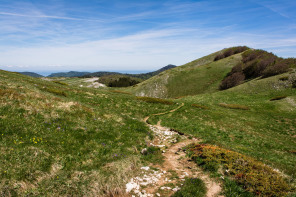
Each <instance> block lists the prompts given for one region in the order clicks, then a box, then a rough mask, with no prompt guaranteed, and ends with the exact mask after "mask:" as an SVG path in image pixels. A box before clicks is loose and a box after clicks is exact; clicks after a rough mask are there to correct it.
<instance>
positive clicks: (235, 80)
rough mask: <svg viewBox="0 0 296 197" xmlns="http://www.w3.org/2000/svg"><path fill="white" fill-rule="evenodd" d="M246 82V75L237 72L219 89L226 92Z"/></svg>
mask: <svg viewBox="0 0 296 197" xmlns="http://www.w3.org/2000/svg"><path fill="white" fill-rule="evenodd" d="M244 80H245V75H244V74H243V73H241V72H236V73H234V74H232V75H230V76H228V77H226V78H225V79H224V80H223V81H222V82H221V84H220V86H219V89H220V90H226V89H229V88H232V87H234V86H237V85H239V84H241V83H243V81H244Z"/></svg>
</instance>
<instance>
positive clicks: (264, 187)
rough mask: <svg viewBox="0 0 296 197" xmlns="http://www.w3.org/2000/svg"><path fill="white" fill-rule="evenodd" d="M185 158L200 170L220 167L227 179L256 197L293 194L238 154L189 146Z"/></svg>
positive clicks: (264, 169)
mask: <svg viewBox="0 0 296 197" xmlns="http://www.w3.org/2000/svg"><path fill="white" fill-rule="evenodd" d="M187 149H188V151H187V154H188V155H189V156H190V157H191V158H192V159H193V160H194V161H196V162H197V164H198V165H200V166H201V167H203V166H213V164H215V165H219V166H221V167H222V171H223V172H222V173H223V175H224V176H226V177H230V178H231V179H233V180H234V181H235V182H236V183H237V184H238V185H241V186H242V188H244V189H245V190H246V191H248V192H251V193H253V194H255V195H258V196H286V195H287V194H288V193H289V192H290V191H292V190H291V189H292V188H291V186H289V184H288V183H287V182H286V181H285V180H284V178H283V177H282V175H281V174H280V173H278V172H277V171H275V170H273V169H272V168H271V167H269V166H266V165H264V164H263V163H261V162H258V161H256V160H254V159H252V158H250V157H247V156H245V155H242V154H240V153H237V152H234V151H230V150H226V149H223V148H219V147H217V146H213V145H209V144H191V145H189V146H188V147H187Z"/></svg>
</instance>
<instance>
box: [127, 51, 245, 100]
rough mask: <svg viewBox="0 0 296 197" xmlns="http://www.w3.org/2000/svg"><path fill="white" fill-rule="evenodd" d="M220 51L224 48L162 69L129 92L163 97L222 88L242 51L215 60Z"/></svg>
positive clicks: (213, 90) (208, 91)
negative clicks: (224, 80)
mask: <svg viewBox="0 0 296 197" xmlns="http://www.w3.org/2000/svg"><path fill="white" fill-rule="evenodd" d="M224 50H225V49H224ZM222 51H223V50H222ZM219 53H220V51H218V52H215V53H213V54H210V55H208V56H205V57H202V58H200V59H197V60H195V61H192V62H190V63H187V64H185V65H183V66H178V67H176V68H173V69H170V70H168V71H165V72H162V73H161V74H159V75H157V76H154V77H152V78H150V79H148V80H146V81H144V82H142V83H140V84H138V85H137V86H136V87H135V88H130V89H128V91H130V92H132V93H134V94H136V95H137V96H149V97H163V98H174V97H179V96H186V95H195V94H201V93H210V92H215V91H218V88H219V84H220V82H221V81H222V80H223V78H224V77H225V75H226V74H227V73H228V72H230V71H231V68H232V67H233V66H235V65H236V64H237V63H238V62H240V61H241V59H242V57H241V54H236V55H233V56H231V57H227V58H224V59H222V60H219V61H215V62H214V59H215V57H216V56H217V55H218V54H219Z"/></svg>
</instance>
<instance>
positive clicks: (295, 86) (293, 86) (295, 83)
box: [292, 79, 296, 88]
mask: <svg viewBox="0 0 296 197" xmlns="http://www.w3.org/2000/svg"><path fill="white" fill-rule="evenodd" d="M292 88H296V79H294V80H293V81H292Z"/></svg>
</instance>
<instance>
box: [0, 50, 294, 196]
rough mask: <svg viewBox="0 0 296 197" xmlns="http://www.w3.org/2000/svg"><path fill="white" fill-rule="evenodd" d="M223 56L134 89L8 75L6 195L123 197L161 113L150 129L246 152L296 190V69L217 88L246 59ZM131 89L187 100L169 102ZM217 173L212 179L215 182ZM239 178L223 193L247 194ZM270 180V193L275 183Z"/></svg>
mask: <svg viewBox="0 0 296 197" xmlns="http://www.w3.org/2000/svg"><path fill="white" fill-rule="evenodd" d="M220 53H221V52H217V53H213V54H211V55H209V56H206V57H203V58H200V59H198V60H195V61H193V62H191V63H188V64H186V65H184V66H181V67H176V68H174V69H171V70H167V71H165V72H163V73H161V74H159V75H158V76H155V77H153V78H151V79H149V80H147V81H144V82H142V83H141V84H138V85H136V87H133V88H117V89H113V88H103V89H95V88H86V87H85V86H87V85H89V83H93V82H88V81H85V80H86V79H82V78H56V79H52V80H51V81H46V80H44V79H39V78H32V77H28V76H24V75H21V74H18V73H13V72H6V71H2V70H0V150H1V154H0V161H1V162H0V195H1V196H85V195H87V196H112V195H119V196H120V195H121V196H122V195H124V194H125V184H126V183H127V182H128V181H129V180H130V178H131V177H134V176H135V175H137V174H138V173H139V171H140V167H141V166H143V164H145V165H148V164H147V162H148V163H149V162H151V161H149V160H148V161H147V158H143V156H142V155H141V153H140V151H141V150H143V148H147V142H148V139H151V138H153V134H152V131H151V130H150V129H149V127H148V126H147V125H146V124H145V123H144V122H143V119H144V118H145V117H147V116H150V115H151V114H158V115H157V116H151V117H150V118H149V122H150V123H153V124H156V123H160V124H161V125H162V126H167V127H169V128H171V129H173V130H175V131H178V132H179V133H184V134H185V135H189V136H194V137H196V138H199V139H201V144H207V145H201V146H200V147H202V148H208V149H210V150H219V151H222V152H221V154H222V153H223V154H224V153H225V154H226V153H227V154H228V153H229V154H230V153H231V154H233V155H235V157H236V156H237V155H240V154H243V157H245V155H246V156H248V157H250V158H252V159H255V160H257V161H261V162H263V163H264V164H267V165H268V166H271V167H272V168H274V169H275V170H276V171H279V172H280V173H282V174H283V176H284V179H285V181H286V182H288V183H290V185H292V187H294V188H295V184H296V182H295V178H296V174H295V169H296V166H295V163H296V162H295V161H296V154H295V153H296V137H295V136H296V83H295V81H296V69H292V70H290V71H289V72H286V73H283V74H281V75H276V76H272V77H268V78H264V79H261V78H255V79H252V80H249V81H246V82H245V83H243V84H240V85H238V86H236V87H233V88H230V89H227V90H224V91H219V90H218V88H219V84H220V82H221V80H222V79H223V78H224V77H225V76H226V74H227V73H228V72H230V71H231V68H232V67H233V66H234V65H235V64H236V63H237V62H240V61H241V59H242V55H241V53H239V54H235V55H232V56H228V57H226V58H222V59H219V60H217V61H214V59H215V57H216V56H217V55H218V54H220ZM192 82H194V83H192ZM81 85H83V86H81ZM125 91H130V92H135V93H137V94H138V95H145V94H143V93H145V91H147V93H149V94H148V96H154V97H155V96H159V97H178V96H183V95H189V96H183V97H182V98H178V99H171V100H163V99H155V98H149V97H136V96H133V95H132V94H131V93H129V92H125ZM182 103H183V104H182ZM181 104H182V105H181ZM183 105H184V106H183ZM172 109H176V110H172ZM170 110H172V111H171V112H169V111H170ZM161 112H167V113H161ZM213 145H216V146H217V147H219V148H215V147H216V146H213ZM197 147H199V146H197ZM230 150H231V151H230ZM223 154H222V155H223ZM158 156H159V155H158ZM207 156H209V157H211V156H210V155H207ZM150 157H151V159H154V160H155V158H153V155H149V158H150ZM203 159H205V158H203ZM209 159H213V158H209ZM156 160H161V158H159V157H157V158H156ZM195 161H196V162H199V161H200V160H199V159H196V160H195ZM250 161H251V160H250ZM252 161H253V160H252ZM233 162H240V160H237V159H236V160H233ZM227 165H232V163H231V162H229V164H227ZM236 165H237V164H236ZM238 166H241V165H238ZM208 167H209V166H208ZM210 168H215V166H214V165H213V166H210ZM221 170H222V171H225V169H224V168H221V169H220V171H221ZM257 172H258V169H257ZM259 172H260V170H259ZM219 173H220V172H217V173H216V174H214V176H216V177H217V179H219V177H221V176H222V175H221V174H219ZM239 175H241V176H239V177H235V178H234V180H229V179H224V178H223V179H222V178H220V179H219V180H220V181H221V183H225V186H224V190H225V191H224V192H225V193H224V194H225V196H239V195H238V194H236V193H233V192H231V191H233V188H237V187H238V188H239V189H237V190H242V188H241V187H239V186H238V185H234V186H233V181H235V180H237V179H239V181H238V182H240V183H241V182H244V180H243V179H242V177H244V174H239ZM223 176H224V175H223ZM223 176H222V177H223ZM247 178H248V179H249V181H250V180H251V182H252V177H247ZM275 179H276V178H275ZM263 182H264V180H262V182H261V183H262V184H263V185H262V188H263V190H264V187H268V185H266V184H265V185H264V183H263ZM261 183H260V184H261ZM267 183H269V182H267ZM263 186H264V187H263ZM276 187H277V185H275V186H274V187H273V188H276ZM262 188H261V189H262ZM184 190H186V188H184ZM295 191H296V190H295ZM295 191H294V192H295ZM273 193H276V191H273ZM255 195H256V193H255ZM257 195H258V196H260V193H257ZM279 196H280V195H279Z"/></svg>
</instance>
